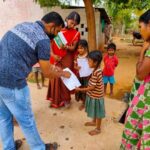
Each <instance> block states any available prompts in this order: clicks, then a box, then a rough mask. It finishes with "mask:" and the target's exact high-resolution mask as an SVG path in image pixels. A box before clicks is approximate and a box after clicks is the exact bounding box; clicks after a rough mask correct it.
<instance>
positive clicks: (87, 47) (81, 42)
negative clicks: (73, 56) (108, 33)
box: [78, 39, 89, 53]
mask: <svg viewBox="0 0 150 150" xmlns="http://www.w3.org/2000/svg"><path fill="white" fill-rule="evenodd" d="M78 46H81V47H83V48H85V49H87V52H88V53H89V46H88V42H87V40H85V39H81V40H80V41H79V42H78Z"/></svg>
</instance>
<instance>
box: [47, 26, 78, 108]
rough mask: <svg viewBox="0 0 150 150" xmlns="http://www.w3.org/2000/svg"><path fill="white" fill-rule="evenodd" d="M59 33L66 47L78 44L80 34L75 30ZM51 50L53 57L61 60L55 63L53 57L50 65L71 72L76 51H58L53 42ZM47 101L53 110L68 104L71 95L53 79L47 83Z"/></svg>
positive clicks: (59, 81)
mask: <svg viewBox="0 0 150 150" xmlns="http://www.w3.org/2000/svg"><path fill="white" fill-rule="evenodd" d="M61 32H62V33H63V35H64V37H65V38H66V40H67V45H72V43H73V42H75V41H77V42H78V41H79V39H80V33H79V32H78V31H76V30H75V29H66V28H65V29H63V30H62V31H61ZM52 50H53V53H54V54H55V55H58V56H60V57H61V60H60V61H58V62H57V61H55V59H54V58H53V57H51V58H50V63H52V64H55V65H56V66H58V67H61V68H70V69H71V70H72V71H73V66H74V65H73V62H74V55H75V53H76V50H75V51H73V52H71V51H67V50H64V49H59V47H58V46H57V44H56V43H55V41H54V42H53V44H52ZM47 100H51V102H52V103H51V106H52V107H55V108H58V107H61V106H64V104H65V103H70V100H71V93H70V91H69V90H68V89H67V88H66V86H65V85H64V84H63V82H62V80H61V79H60V78H55V79H52V80H50V81H49V87H48V92H47Z"/></svg>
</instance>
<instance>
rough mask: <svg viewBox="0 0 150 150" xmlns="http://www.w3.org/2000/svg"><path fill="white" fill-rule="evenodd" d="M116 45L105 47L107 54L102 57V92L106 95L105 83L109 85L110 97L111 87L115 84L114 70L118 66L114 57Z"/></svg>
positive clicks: (111, 44)
mask: <svg viewBox="0 0 150 150" xmlns="http://www.w3.org/2000/svg"><path fill="white" fill-rule="evenodd" d="M115 51H116V45H115V44H114V43H110V44H109V45H108V47H107V54H106V55H105V56H104V69H103V81H104V92H105V94H106V89H107V83H108V82H109V83H110V95H111V96H112V95H113V85H114V83H115V78H114V70H115V68H116V67H117V65H118V58H117V56H116V55H115Z"/></svg>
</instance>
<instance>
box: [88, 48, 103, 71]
mask: <svg viewBox="0 0 150 150" xmlns="http://www.w3.org/2000/svg"><path fill="white" fill-rule="evenodd" d="M88 58H90V59H92V60H93V61H94V62H97V65H96V69H97V68H98V67H99V65H100V63H101V61H102V58H103V57H102V52H101V51H100V50H94V51H91V52H89V54H88Z"/></svg>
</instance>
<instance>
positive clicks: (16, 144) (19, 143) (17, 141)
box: [15, 140, 23, 150]
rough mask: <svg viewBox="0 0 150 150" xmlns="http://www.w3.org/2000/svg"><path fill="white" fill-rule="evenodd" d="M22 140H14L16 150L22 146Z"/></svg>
mask: <svg viewBox="0 0 150 150" xmlns="http://www.w3.org/2000/svg"><path fill="white" fill-rule="evenodd" d="M22 143H23V142H22V140H16V141H15V147H16V150H19V148H20V147H21V146H22Z"/></svg>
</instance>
